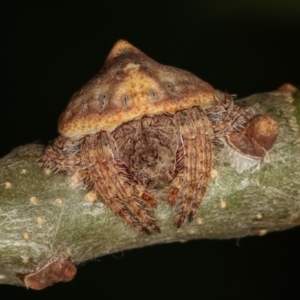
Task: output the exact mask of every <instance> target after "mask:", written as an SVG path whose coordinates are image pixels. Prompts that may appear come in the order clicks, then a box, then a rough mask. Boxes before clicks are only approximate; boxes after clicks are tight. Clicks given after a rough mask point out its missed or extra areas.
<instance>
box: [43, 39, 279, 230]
mask: <svg viewBox="0 0 300 300" xmlns="http://www.w3.org/2000/svg"><path fill="white" fill-rule="evenodd" d="M58 129H59V132H60V134H61V135H60V136H59V137H58V138H56V139H55V140H54V141H53V142H52V144H50V145H49V146H48V147H47V148H46V150H45V153H44V154H43V157H42V161H43V165H44V166H46V167H48V168H50V169H52V170H62V171H67V172H69V173H71V174H74V173H76V174H78V175H79V177H80V179H81V181H82V182H83V183H85V184H86V185H87V186H88V187H89V188H90V189H92V190H93V191H94V192H95V193H96V195H97V196H98V197H99V199H101V200H102V201H103V202H104V203H105V204H107V205H108V206H109V207H110V208H111V209H112V210H113V211H114V212H115V213H116V214H117V215H119V216H120V217H121V218H122V219H123V220H124V221H125V222H126V223H128V224H129V225H131V226H133V227H134V228H136V229H137V230H139V231H141V232H143V233H149V232H150V231H151V230H154V231H159V228H158V226H157V225H156V223H155V220H153V218H152V216H151V212H152V210H153V209H154V208H155V207H156V204H157V199H156V198H155V191H156V190H160V191H163V192H164V193H165V195H166V198H167V200H168V202H169V203H170V205H172V206H175V207H177V216H176V224H177V226H178V227H180V226H182V225H183V223H184V222H185V220H186V219H188V220H189V221H191V220H192V219H193V217H194V215H195V213H196V211H197V208H198V206H199V205H200V203H201V201H202V198H203V196H204V194H205V191H206V187H207V185H208V182H209V179H210V174H211V169H212V160H213V149H212V141H213V140H214V139H216V138H224V140H226V141H227V143H228V145H230V146H231V147H232V148H233V149H235V151H238V152H241V153H243V154H245V155H247V156H250V157H253V158H255V159H258V160H261V159H263V158H264V156H265V154H266V151H267V150H268V149H269V148H271V146H272V145H273V143H274V141H275V140H276V137H277V123H276V121H274V120H273V119H271V118H270V117H268V116H260V115H259V116H253V115H252V114H251V113H250V112H247V111H245V110H242V109H241V108H239V107H237V106H235V105H234V103H233V99H232V98H231V96H230V95H228V94H224V93H222V92H220V91H217V90H215V89H214V88H213V87H212V86H211V85H209V84H208V83H206V82H204V81H202V80H201V79H199V78H197V77H196V76H195V75H193V74H191V73H189V72H187V71H184V70H181V69H177V68H174V67H169V66H164V65H161V64H159V63H157V62H155V61H154V60H152V59H150V58H149V57H148V56H146V55H145V54H144V53H142V52H141V51H140V50H138V49H137V48H135V47H133V46H132V45H131V44H129V43H128V42H126V41H124V40H120V41H118V42H117V43H116V44H115V45H114V47H113V49H112V50H111V52H110V54H109V55H108V57H107V59H106V61H105V63H104V66H103V68H102V70H101V71H100V73H99V74H98V75H97V76H95V77H94V78H93V79H92V80H91V81H90V82H88V83H87V84H86V85H85V86H84V87H83V88H82V89H81V90H80V91H79V92H77V93H76V94H74V96H73V97H72V98H71V100H70V102H69V105H68V107H67V108H66V110H65V111H64V112H63V114H62V115H61V117H60V119H59V125H58Z"/></svg>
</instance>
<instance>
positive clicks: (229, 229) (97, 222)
mask: <svg viewBox="0 0 300 300" xmlns="http://www.w3.org/2000/svg"><path fill="white" fill-rule="evenodd" d="M238 104H239V105H242V106H244V107H245V106H246V107H252V108H253V109H255V110H256V111H258V112H262V113H266V114H269V115H271V116H272V117H274V118H275V119H276V120H277V121H278V122H279V129H280V133H279V138H278V141H277V142H276V144H275V145H274V147H273V148H272V150H271V151H270V154H269V162H265V163H262V164H261V165H260V166H256V167H252V168H250V169H249V170H246V171H243V172H240V173H239V172H237V170H239V169H240V168H239V164H240V163H241V161H239V160H238V157H231V156H230V153H229V154H228V151H227V150H228V149H226V147H224V146H222V145H217V146H216V148H218V149H216V150H218V151H215V152H217V154H216V159H215V160H216V162H215V165H214V169H215V175H216V176H215V177H214V178H213V179H212V180H211V183H210V185H209V189H208V191H207V193H206V195H205V198H204V200H203V203H202V205H201V206H200V209H199V211H198V213H197V215H196V216H195V218H194V220H193V221H192V222H191V223H190V224H186V225H185V226H183V227H182V228H180V229H177V228H176V226H175V225H174V216H175V212H174V211H173V209H171V208H170V206H169V205H168V204H167V203H166V202H165V201H164V199H162V198H161V199H160V202H159V206H158V208H157V210H156V211H155V219H156V220H157V223H158V225H159V226H160V228H161V231H162V232H161V233H160V234H159V233H153V234H151V235H149V236H147V235H142V234H140V233H138V232H137V231H135V230H134V229H132V228H130V227H129V226H127V225H126V224H124V223H123V222H122V221H121V220H120V219H119V218H117V217H116V216H115V215H114V214H113V213H112V212H111V211H110V210H109V209H108V208H107V207H106V206H104V205H103V204H102V203H101V202H99V201H94V200H95V199H94V198H93V197H92V195H91V194H88V191H86V190H84V189H83V188H82V187H81V188H80V187H78V186H77V187H76V182H75V181H76V178H70V177H69V176H67V175H66V174H63V173H57V174H52V173H48V172H46V171H45V170H44V169H42V168H41V167H40V166H39V164H38V162H37V160H38V158H39V157H40V155H41V153H42V151H43V148H44V147H43V146H41V145H35V144H30V145H26V146H22V147H19V148H17V149H14V150H13V151H12V152H11V153H10V154H9V155H7V156H6V157H4V158H2V159H1V160H0V170H1V172H0V283H2V284H12V285H23V286H24V285H27V286H29V287H31V288H35V289H41V288H44V287H46V286H48V285H51V284H52V283H54V282H57V281H68V280H71V279H72V278H73V276H74V275H75V273H76V268H75V267H74V265H76V264H80V263H82V262H84V261H87V260H91V259H94V258H96V257H99V256H102V255H106V254H110V253H113V252H118V251H122V250H125V249H132V248H137V247H144V246H148V245H153V244H158V243H166V242H173V241H187V240H191V239H201V238H206V239H207V238H210V239H215V238H220V239H227V238H233V237H235V238H237V237H243V236H247V235H264V234H266V233H267V232H270V231H275V230H283V229H286V228H291V227H294V226H296V225H298V224H299V223H300V181H299V176H300V174H299V172H300V159H299V158H300V133H299V123H300V93H299V92H297V93H294V95H292V93H291V92H290V91H276V92H272V93H264V94H257V95H253V96H251V97H248V98H247V99H244V100H243V101H239V102H238ZM226 153H227V154H226ZM234 165H235V168H233V166H234ZM240 171H241V170H240ZM24 282H25V283H24Z"/></svg>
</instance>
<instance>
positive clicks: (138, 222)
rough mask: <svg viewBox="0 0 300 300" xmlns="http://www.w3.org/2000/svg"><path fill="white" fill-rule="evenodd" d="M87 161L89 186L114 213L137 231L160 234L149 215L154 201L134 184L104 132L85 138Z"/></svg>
mask: <svg viewBox="0 0 300 300" xmlns="http://www.w3.org/2000/svg"><path fill="white" fill-rule="evenodd" d="M83 152H84V154H83V155H84V157H85V158H84V161H85V162H86V163H87V164H88V165H87V169H88V172H89V178H90V181H91V183H90V186H92V188H93V190H94V191H95V192H96V194H98V195H99V196H100V197H101V199H102V200H103V202H104V203H106V204H107V205H108V206H109V207H110V208H111V209H112V211H113V212H114V213H115V214H116V215H118V216H120V217H121V218H122V219H123V220H124V221H125V222H126V223H127V224H129V225H131V226H132V227H133V228H135V229H137V230H138V231H140V232H142V233H145V234H149V233H150V231H151V230H154V231H157V232H159V231H160V229H159V227H158V226H157V225H156V224H155V222H154V221H153V219H152V218H151V216H150V213H149V211H150V207H151V204H149V203H153V201H154V199H150V198H151V197H152V196H151V195H150V194H147V193H146V192H143V191H142V188H141V187H140V186H139V185H138V184H137V183H135V182H134V181H133V180H132V178H131V176H130V173H129V171H128V170H127V168H126V166H125V164H122V162H121V160H120V159H119V158H118V153H117V150H116V147H115V142H114V139H113V138H112V136H110V134H109V133H107V132H105V131H101V132H100V133H98V134H96V135H90V136H86V137H85V141H84V146H83Z"/></svg>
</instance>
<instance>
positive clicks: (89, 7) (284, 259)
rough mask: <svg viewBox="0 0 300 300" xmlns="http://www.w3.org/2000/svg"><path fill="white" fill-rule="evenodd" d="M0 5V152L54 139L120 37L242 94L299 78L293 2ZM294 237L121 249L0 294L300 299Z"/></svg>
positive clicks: (297, 17)
mask: <svg viewBox="0 0 300 300" xmlns="http://www.w3.org/2000/svg"><path fill="white" fill-rule="evenodd" d="M18 2H19V3H18ZM0 13H1V22H2V24H1V29H2V33H1V44H2V46H1V50H2V51H3V54H2V61H3V63H2V66H3V67H2V72H1V73H2V76H1V77H2V81H1V83H2V87H1V110H0V112H1V118H0V123H1V124H0V126H1V127H0V128H1V131H0V136H1V147H0V155H1V156H3V155H5V154H7V153H8V152H9V151H10V150H11V149H12V148H14V147H17V146H19V145H23V144H26V143H30V142H34V141H36V140H41V141H43V142H45V143H46V142H47V141H48V140H51V139H53V138H54V137H55V136H56V135H57V132H56V131H57V119H58V117H59V114H60V113H61V112H62V110H63V109H64V108H65V107H66V104H67V102H68V99H69V98H70V96H71V95H72V93H73V92H75V91H76V90H77V89H78V88H80V86H81V85H82V84H84V83H85V82H86V81H87V80H88V79H89V78H91V77H92V76H93V75H94V74H95V73H96V72H97V71H98V70H99V69H100V67H101V65H102V63H103V61H104V59H105V57H106V55H107V54H108V52H109V50H110V48H111V46H112V45H113V44H114V42H115V41H116V40H118V39H120V38H123V39H127V40H128V41H130V42H131V43H132V44H134V45H135V46H137V47H138V48H140V49H141V50H142V51H144V52H145V53H147V54H148V55H149V56H150V57H152V58H154V59H155V60H157V61H159V62H162V63H164V64H169V65H174V66H177V67H180V68H184V69H187V70H189V71H191V72H193V73H195V74H196V75H198V76H199V77H200V78H202V79H203V80H205V81H208V82H209V83H211V84H212V85H213V86H215V87H216V88H218V89H221V90H223V91H227V92H229V93H235V94H238V96H239V97H244V96H247V95H250V94H253V93H257V92H264V91H270V90H274V89H276V88H277V87H278V86H280V85H281V84H282V83H284V82H290V83H292V84H294V85H296V86H298V87H300V76H299V70H300V68H299V67H300V1H298V0H285V1H280V0H260V1H258V0H243V1H239V0H228V1H217V0H211V1H200V0H185V1H179V0H173V1H169V0H168V1H163V0H161V1H154V0H153V1H137V0H135V1H126V0H124V1H100V0H99V1H61V2H58V1H57V2H55V1H39V2H36V3H35V4H33V3H32V2H31V3H30V2H29V1H23V2H21V1H7V3H6V4H1V9H0ZM0 230H1V229H0ZM0 232H1V231H0ZM299 238H300V230H299V229H297V228H296V229H292V230H289V231H286V232H279V233H271V234H268V235H267V236H265V237H248V238H243V239H240V240H228V241H191V242H188V243H185V244H180V243H174V244H169V245H158V246H153V247H148V248H144V249H138V250H131V251H126V252H124V253H119V254H115V255H111V256H106V257H101V258H99V259H97V260H96V261H93V262H89V263H86V264H84V265H82V266H79V270H78V275H77V276H76V278H75V280H74V281H73V282H71V283H66V284H57V285H55V286H53V287H51V288H47V289H46V290H44V291H40V292H36V291H27V290H26V289H24V288H17V287H10V286H0V298H1V300H2V299H7V298H10V297H12V296H16V297H18V298H17V299H21V298H22V299H45V300H46V299H65V298H66V297H68V298H70V299H71V298H75V297H76V296H79V297H80V298H81V299H82V298H83V297H88V298H89V299H90V298H94V297H97V299H124V300H125V299H143V300H144V299H172V298H174V299H179V298H180V299H188V298H191V297H194V298H196V299H299V270H300V255H299V253H300V245H299V242H298V240H299Z"/></svg>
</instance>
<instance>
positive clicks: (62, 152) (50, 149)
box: [40, 135, 81, 173]
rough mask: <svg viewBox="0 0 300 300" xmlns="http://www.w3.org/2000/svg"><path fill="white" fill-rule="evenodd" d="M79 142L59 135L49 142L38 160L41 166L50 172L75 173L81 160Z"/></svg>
mask: <svg viewBox="0 0 300 300" xmlns="http://www.w3.org/2000/svg"><path fill="white" fill-rule="evenodd" d="M80 142H81V140H75V139H70V138H65V137H64V136H62V135H60V136H58V137H57V138H56V139H55V140H53V141H52V142H50V144H49V145H48V146H47V147H46V149H45V151H44V153H43V154H42V157H41V158H40V163H41V166H43V167H46V168H48V169H50V170H51V171H67V172H69V173H75V172H76V171H78V170H79V168H80V165H81V159H80V156H79V155H78V153H79V152H80V146H79V145H80Z"/></svg>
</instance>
